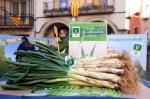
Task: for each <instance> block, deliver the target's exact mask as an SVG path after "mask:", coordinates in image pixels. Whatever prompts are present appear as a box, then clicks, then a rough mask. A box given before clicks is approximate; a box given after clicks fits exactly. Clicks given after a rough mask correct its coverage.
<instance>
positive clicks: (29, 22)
mask: <svg viewBox="0 0 150 99" xmlns="http://www.w3.org/2000/svg"><path fill="white" fill-rule="evenodd" d="M12 17H14V16H12V15H5V16H0V28H33V26H34V17H33V16H28V15H21V16H19V17H20V20H19V26H18V27H17V26H16V25H15V24H14V23H13V22H11V18H12Z"/></svg>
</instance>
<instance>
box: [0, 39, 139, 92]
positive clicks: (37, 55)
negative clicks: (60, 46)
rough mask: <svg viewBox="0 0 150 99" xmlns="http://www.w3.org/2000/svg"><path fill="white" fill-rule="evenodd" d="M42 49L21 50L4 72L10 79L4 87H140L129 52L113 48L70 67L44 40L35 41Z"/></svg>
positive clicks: (83, 59) (126, 89) (135, 89)
mask: <svg viewBox="0 0 150 99" xmlns="http://www.w3.org/2000/svg"><path fill="white" fill-rule="evenodd" d="M33 44H34V45H35V46H36V47H39V48H40V51H18V52H15V55H23V56H24V57H23V58H22V59H21V60H19V61H18V62H14V61H6V63H8V64H11V65H13V66H11V67H10V70H8V71H7V72H4V73H3V74H2V75H1V76H3V77H5V78H7V79H8V83H7V85H5V86H2V87H3V88H11V89H29V88H34V87H37V86H56V85H57V86H58V85H63V84H66V85H67V84H69V85H76V86H94V87H100V88H102V87H103V88H111V89H119V90H121V91H122V92H123V93H133V92H136V91H137V89H138V84H137V76H136V72H135V68H134V67H133V65H132V62H131V59H130V56H129V54H128V52H122V53H119V52H115V51H110V52H108V53H107V55H106V56H103V57H85V58H80V59H78V60H77V62H76V63H75V64H74V65H73V66H72V67H69V66H67V65H66V63H65V57H64V56H63V55H62V54H58V53H57V52H56V51H54V50H53V49H52V48H49V47H47V46H46V45H44V44H41V43H38V42H36V43H33Z"/></svg>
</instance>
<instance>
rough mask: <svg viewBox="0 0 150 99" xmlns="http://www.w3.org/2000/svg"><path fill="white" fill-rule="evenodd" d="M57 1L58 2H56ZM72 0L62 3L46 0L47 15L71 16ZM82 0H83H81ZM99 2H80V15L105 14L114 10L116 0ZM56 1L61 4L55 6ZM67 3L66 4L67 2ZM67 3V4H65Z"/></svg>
mask: <svg viewBox="0 0 150 99" xmlns="http://www.w3.org/2000/svg"><path fill="white" fill-rule="evenodd" d="M56 1H57V2H56ZM69 1H70V0H66V1H65V2H63V4H61V3H62V2H61V0H55V2H44V7H45V8H44V15H45V16H51V17H56V16H66V15H67V16H71V9H70V6H69V3H70V2H69ZM81 1H82V0H81ZM98 1H99V2H98V3H99V4H98V5H94V4H92V3H91V4H90V5H86V4H82V3H80V8H79V15H90V14H104V13H113V12H114V4H115V3H114V1H115V0H98ZM54 3H55V4H56V3H58V5H59V6H57V7H54V6H53V5H54ZM65 3H66V4H65ZM64 5H66V6H64Z"/></svg>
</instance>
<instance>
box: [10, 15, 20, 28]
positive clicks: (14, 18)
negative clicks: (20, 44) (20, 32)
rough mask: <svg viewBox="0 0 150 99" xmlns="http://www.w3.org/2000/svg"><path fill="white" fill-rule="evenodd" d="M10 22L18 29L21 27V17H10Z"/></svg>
mask: <svg viewBox="0 0 150 99" xmlns="http://www.w3.org/2000/svg"><path fill="white" fill-rule="evenodd" d="M10 22H11V23H13V24H15V25H16V26H17V27H19V25H20V16H12V17H10Z"/></svg>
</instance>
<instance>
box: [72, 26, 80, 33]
mask: <svg viewBox="0 0 150 99" xmlns="http://www.w3.org/2000/svg"><path fill="white" fill-rule="evenodd" d="M72 32H73V33H80V27H73V28H72Z"/></svg>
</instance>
